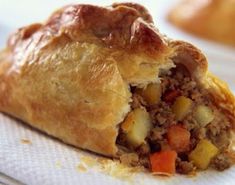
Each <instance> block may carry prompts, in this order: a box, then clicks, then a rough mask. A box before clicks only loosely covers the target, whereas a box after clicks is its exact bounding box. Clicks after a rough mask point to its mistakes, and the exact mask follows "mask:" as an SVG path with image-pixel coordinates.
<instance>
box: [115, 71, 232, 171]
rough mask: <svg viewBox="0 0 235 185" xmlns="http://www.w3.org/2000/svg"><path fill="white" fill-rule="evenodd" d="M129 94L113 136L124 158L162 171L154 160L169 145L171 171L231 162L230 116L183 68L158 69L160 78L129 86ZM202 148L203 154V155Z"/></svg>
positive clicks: (216, 166) (223, 165) (220, 167)
mask: <svg viewBox="0 0 235 185" xmlns="http://www.w3.org/2000/svg"><path fill="white" fill-rule="evenodd" d="M132 94H133V96H132V99H133V101H132V104H131V108H132V111H131V112H130V113H129V115H128V116H127V118H126V119H125V121H124V122H123V123H122V124H121V129H120V133H119V136H118V139H117V144H118V145H120V148H122V151H124V153H123V154H121V155H120V156H121V157H120V160H121V161H122V162H123V163H125V164H129V165H131V166H138V165H141V166H145V167H146V168H148V169H150V170H152V171H153V172H161V170H162V169H161V168H160V167H158V166H156V165H155V162H154V161H158V164H159V166H161V162H162V161H161V160H160V159H161V156H164V155H166V156H167V155H168V154H167V152H168V151H171V153H170V152H168V153H169V154H174V152H175V153H176V154H177V155H176V156H175V155H171V156H175V158H174V159H175V160H174V164H173V166H174V167H173V168H175V169H173V171H177V172H178V173H182V174H189V173H191V172H193V171H195V169H205V168H208V167H212V168H214V169H216V170H224V169H226V168H229V167H230V165H231V160H230V159H229V157H228V156H227V155H226V149H227V148H228V145H229V137H230V132H229V130H230V122H229V120H228V119H227V118H226V117H225V116H224V114H223V112H222V111H221V110H219V109H218V108H217V107H215V105H214V104H213V98H212V97H211V96H210V95H209V94H208V93H207V92H206V91H205V90H203V89H200V88H199V87H198V86H197V83H196V82H195V81H194V80H193V79H192V78H190V76H189V75H188V74H187V72H186V71H185V70H182V69H181V68H177V69H174V70H172V71H170V72H169V73H168V74H164V75H162V77H161V83H160V84H152V85H151V86H150V87H149V86H148V87H147V88H146V89H138V88H135V87H133V88H132ZM177 134H178V135H177ZM201 150H204V153H206V154H208V156H209V157H208V159H203V158H202V155H203V152H202V153H200V152H201ZM164 151H167V152H165V153H164ZM151 156H152V157H151ZM169 156H170V155H169ZM200 157H201V158H200ZM200 160H201V161H200ZM203 160H204V161H203ZM169 161H170V158H169ZM153 163H154V164H153ZM163 163H164V161H163ZM169 166H170V165H169ZM169 169H170V167H169ZM169 169H167V170H169ZM164 170H166V169H165V168H164V169H163V171H162V172H166V173H168V172H169V173H171V172H172V169H171V171H170V170H169V171H167V170H166V171H164Z"/></svg>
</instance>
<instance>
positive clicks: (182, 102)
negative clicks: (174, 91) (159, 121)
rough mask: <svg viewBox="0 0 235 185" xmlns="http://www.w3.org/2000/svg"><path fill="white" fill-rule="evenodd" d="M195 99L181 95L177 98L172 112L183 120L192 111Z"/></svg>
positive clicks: (178, 118)
mask: <svg viewBox="0 0 235 185" xmlns="http://www.w3.org/2000/svg"><path fill="white" fill-rule="evenodd" d="M192 104H193V101H192V100H191V99H189V98H187V97H185V96H179V97H178V98H176V100H175V102H174V104H173V106H172V112H173V113H174V114H175V117H176V119H177V120H179V121H180V120H182V119H183V118H184V117H185V116H186V115H187V114H188V113H189V111H190V109H191V107H192Z"/></svg>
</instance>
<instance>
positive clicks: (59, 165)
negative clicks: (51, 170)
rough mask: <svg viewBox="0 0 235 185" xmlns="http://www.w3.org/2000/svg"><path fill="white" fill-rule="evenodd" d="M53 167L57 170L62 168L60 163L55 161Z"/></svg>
mask: <svg viewBox="0 0 235 185" xmlns="http://www.w3.org/2000/svg"><path fill="white" fill-rule="evenodd" d="M55 166H56V168H59V169H60V168H62V164H61V162H60V161H56V163H55Z"/></svg>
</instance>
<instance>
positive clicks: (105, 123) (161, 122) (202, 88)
mask: <svg viewBox="0 0 235 185" xmlns="http://www.w3.org/2000/svg"><path fill="white" fill-rule="evenodd" d="M207 68H208V66H207V60H206V58H205V56H204V55H203V54H202V53H201V52H200V50H198V49H197V48H196V47H194V46H193V45H191V44H189V43H186V42H183V41H174V40H170V39H168V38H167V37H165V36H162V35H161V34H160V33H159V31H158V30H157V28H155V27H154V24H153V21H152V18H151V16H150V15H149V13H148V12H147V10H146V9H145V8H144V7H142V6H140V5H138V4H132V3H123V4H113V5H112V6H110V7H98V6H92V5H69V6H66V7H63V8H61V9H59V10H57V11H56V12H54V13H53V14H52V15H51V16H50V18H49V19H48V20H47V21H46V22H44V23H42V24H33V25H30V26H26V27H24V28H21V29H19V30H18V31H17V32H16V33H14V34H12V35H11V36H10V38H9V40H8V42H7V45H6V47H5V49H3V50H2V51H1V52H0V111H2V112H4V113H6V114H8V115H11V116H13V117H16V118H18V119H20V120H22V121H24V122H26V123H28V124H29V125H31V126H33V127H35V128H37V129H39V130H41V131H43V132H45V133H47V134H49V135H51V136H54V137H56V138H58V139H60V140H62V141H64V142H65V143H68V144H71V145H74V146H76V147H79V148H83V149H87V150H90V151H93V152H95V153H99V154H103V155H105V156H109V157H114V158H119V159H120V161H121V162H123V163H126V164H128V165H133V166H145V167H146V168H148V169H149V170H150V171H153V172H155V173H160V174H174V173H175V172H176V171H177V172H179V173H190V172H193V171H195V169H207V168H208V167H209V166H210V167H213V168H215V169H218V170H224V169H226V168H228V167H229V166H231V164H232V162H233V161H232V158H231V155H232V150H231V149H230V146H231V145H230V144H231V134H232V130H233V128H234V126H235V121H234V120H235V101H234V96H233V95H232V93H231V92H230V90H229V89H228V87H227V85H226V84H225V83H224V82H222V81H220V80H219V79H218V78H216V77H215V76H214V75H212V74H211V73H209V72H208V69H207Z"/></svg>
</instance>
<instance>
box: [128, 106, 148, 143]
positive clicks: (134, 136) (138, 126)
mask: <svg viewBox="0 0 235 185" xmlns="http://www.w3.org/2000/svg"><path fill="white" fill-rule="evenodd" d="M129 115H131V116H129V118H128V119H127V120H128V122H131V124H130V128H128V131H127V133H126V136H127V141H128V142H129V143H130V144H131V145H133V146H134V147H137V146H139V145H141V144H142V143H145V138H146V137H147V135H148V133H149V131H150V129H151V128H152V123H151V120H150V116H149V113H148V112H147V111H146V110H145V109H144V108H138V109H135V110H133V111H132V112H131V113H130V114H129Z"/></svg>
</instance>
